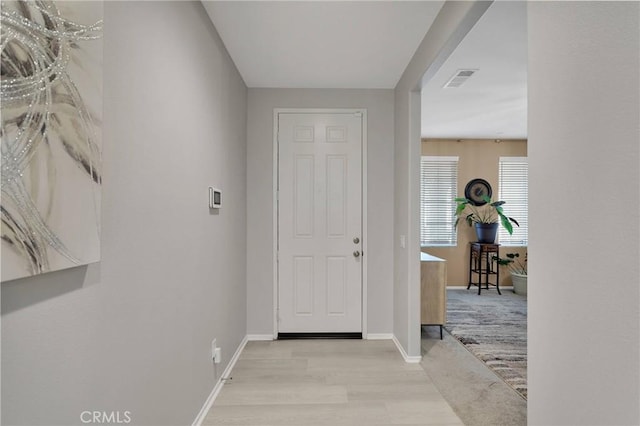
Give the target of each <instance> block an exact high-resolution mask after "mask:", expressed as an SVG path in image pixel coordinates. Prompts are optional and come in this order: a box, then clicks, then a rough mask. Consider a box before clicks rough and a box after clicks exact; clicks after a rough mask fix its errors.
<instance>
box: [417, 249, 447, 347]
mask: <svg viewBox="0 0 640 426" xmlns="http://www.w3.org/2000/svg"><path fill="white" fill-rule="evenodd" d="M446 322H447V261H446V260H444V259H440V258H439V257H435V256H432V255H430V254H427V253H421V257H420V323H421V324H422V325H439V326H440V338H442V326H443V325H444V324H446Z"/></svg>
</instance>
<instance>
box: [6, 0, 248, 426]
mask: <svg viewBox="0 0 640 426" xmlns="http://www.w3.org/2000/svg"><path fill="white" fill-rule="evenodd" d="M104 8H105V34H104V52H105V53H104V150H103V164H104V180H103V182H104V185H103V212H102V218H103V219H102V220H103V222H102V261H101V262H100V263H97V264H92V265H90V266H88V267H80V268H74V269H70V270H65V271H61V272H55V273H49V274H45V275H41V276H38V277H35V278H30V279H21V280H17V281H12V282H8V283H3V284H2V350H3V352H2V408H3V410H2V423H3V424H7V425H9V424H30V425H35V424H43V425H54V424H64V425H68V424H80V417H79V416H80V413H81V412H82V411H83V410H107V411H120V412H124V411H130V412H131V418H132V423H133V424H149V425H151V424H153V425H162V424H166V425H176V424H190V423H191V422H192V421H193V420H194V418H195V416H196V415H197V413H198V411H199V410H200V408H201V407H202V405H203V403H204V401H205V400H206V398H207V396H208V395H209V393H210V391H211V389H212V388H213V386H214V384H215V382H216V379H217V378H218V377H219V376H220V374H221V373H222V371H223V369H224V367H225V365H226V364H227V363H228V362H229V359H230V357H231V356H232V355H233V353H234V351H235V350H236V348H237V347H238V345H239V343H240V342H241V340H242V338H243V337H244V336H245V333H246V287H245V282H246V277H245V271H246V267H245V253H246V247H245V241H246V219H245V217H246V216H245V215H246V192H245V187H246V181H245V179H246V142H245V141H246V95H247V90H246V87H245V85H244V83H243V81H242V79H241V78H240V76H239V74H238V72H237V71H236V69H235V67H234V65H233V63H232V62H231V60H230V58H229V57H228V55H227V53H226V51H225V49H224V47H223V45H222V43H221V41H220V39H219V37H218V35H217V33H216V31H215V29H214V28H213V26H212V24H211V23H210V21H209V18H208V16H207V14H206V13H205V11H204V9H203V7H202V5H201V4H200V3H199V2H184V3H183V2H105V5H104ZM209 185H216V186H218V187H219V188H221V189H222V190H223V200H224V205H223V207H222V209H221V210H220V212H219V213H215V214H212V213H210V212H209V209H208V207H207V200H208V195H207V187H208V186H209ZM213 337H216V338H217V339H218V342H219V345H220V346H221V347H222V353H223V361H222V364H220V365H219V366H217V367H216V368H214V367H213V364H212V363H211V361H210V358H209V356H210V345H211V339H212V338H213Z"/></svg>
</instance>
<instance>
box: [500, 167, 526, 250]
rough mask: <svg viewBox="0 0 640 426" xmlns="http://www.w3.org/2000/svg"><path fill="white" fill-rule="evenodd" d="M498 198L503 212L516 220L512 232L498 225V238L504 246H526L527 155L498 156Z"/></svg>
mask: <svg viewBox="0 0 640 426" xmlns="http://www.w3.org/2000/svg"><path fill="white" fill-rule="evenodd" d="M499 168H500V170H499V179H500V188H499V192H500V200H502V201H505V202H506V203H505V204H504V206H502V207H503V209H504V214H505V215H507V216H509V217H512V218H514V219H515V220H517V221H518V223H519V224H520V226H519V227H518V226H515V225H514V226H513V234H512V235H509V233H508V232H507V231H506V230H505V229H504V228H503V227H500V228H499V229H500V230H499V234H498V238H499V241H500V244H502V245H504V246H526V245H527V244H528V240H529V218H528V213H529V201H528V199H529V165H528V161H527V157H500V162H499Z"/></svg>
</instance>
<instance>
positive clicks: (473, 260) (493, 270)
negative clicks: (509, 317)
mask: <svg viewBox="0 0 640 426" xmlns="http://www.w3.org/2000/svg"><path fill="white" fill-rule="evenodd" d="M470 244H471V251H470V252H469V285H468V286H467V290H469V289H470V288H471V286H472V285H477V286H478V294H480V292H481V291H482V284H483V282H482V281H483V280H482V278H483V277H484V286H485V289H486V290H489V285H491V286H494V287H495V288H496V290H498V294H500V295H502V293H500V268H499V267H498V262H497V260H494V258H493V257H494V256H496V257H497V256H498V250H499V248H500V244H493V243H492V244H486V243H478V242H475V243H470ZM476 276H477V278H478V280H477V281H474V278H475V277H476ZM494 276H495V283H493V282H491V281H490V279H489V278H490V277H494Z"/></svg>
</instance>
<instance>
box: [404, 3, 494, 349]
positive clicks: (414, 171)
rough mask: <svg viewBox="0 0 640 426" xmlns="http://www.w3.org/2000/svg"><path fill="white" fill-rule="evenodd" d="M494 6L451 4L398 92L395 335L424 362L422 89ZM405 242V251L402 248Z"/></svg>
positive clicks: (407, 72)
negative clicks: (421, 190)
mask: <svg viewBox="0 0 640 426" xmlns="http://www.w3.org/2000/svg"><path fill="white" fill-rule="evenodd" d="M489 5H490V2H447V3H445V4H444V6H443V7H442V9H441V10H440V13H439V14H438V16H437V17H436V19H435V21H434V23H433V25H432V26H431V28H429V31H428V32H427V34H426V35H425V37H424V40H423V41H422V43H420V46H418V49H417V50H416V53H415V54H414V56H413V58H412V59H411V62H410V63H409V65H408V66H407V68H406V69H405V71H404V73H403V75H402V78H401V79H400V81H399V82H398V84H397V85H396V88H395V92H394V95H395V106H396V108H395V129H394V131H395V147H394V149H395V155H394V161H395V163H394V164H395V165H394V171H395V177H394V185H395V186H394V197H395V200H394V236H393V238H394V287H393V300H394V306H393V312H394V330H393V331H394V335H395V336H396V338H397V339H398V342H399V343H400V345H401V346H402V347H403V349H404V351H405V352H406V354H407V355H408V356H409V357H413V358H414V359H416V360H417V359H419V357H420V352H421V349H420V216H419V211H420V204H419V203H420V149H421V148H420V147H421V139H420V124H421V123H420V116H421V114H420V88H421V86H422V82H423V81H425V82H426V81H427V80H428V78H430V77H431V76H433V75H434V74H435V73H436V71H437V70H438V69H439V67H440V66H441V65H442V64H443V63H444V61H445V60H446V59H447V58H448V57H449V55H450V54H451V52H452V51H453V50H454V49H455V48H456V46H457V45H458V43H460V41H461V40H462V39H463V38H464V36H465V35H466V34H467V32H468V31H469V30H470V29H471V28H472V27H473V25H474V24H475V23H476V22H477V20H478V19H479V18H480V16H482V14H483V13H484V11H485V10H486V9H487V7H488V6H489ZM401 238H404V239H405V241H406V245H405V247H404V248H403V247H402V246H401V244H400V240H401Z"/></svg>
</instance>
